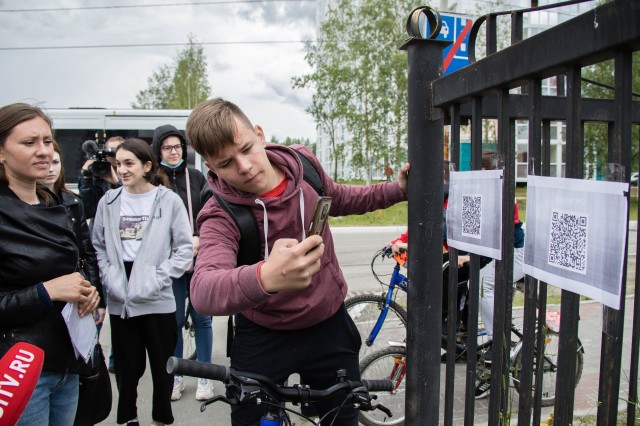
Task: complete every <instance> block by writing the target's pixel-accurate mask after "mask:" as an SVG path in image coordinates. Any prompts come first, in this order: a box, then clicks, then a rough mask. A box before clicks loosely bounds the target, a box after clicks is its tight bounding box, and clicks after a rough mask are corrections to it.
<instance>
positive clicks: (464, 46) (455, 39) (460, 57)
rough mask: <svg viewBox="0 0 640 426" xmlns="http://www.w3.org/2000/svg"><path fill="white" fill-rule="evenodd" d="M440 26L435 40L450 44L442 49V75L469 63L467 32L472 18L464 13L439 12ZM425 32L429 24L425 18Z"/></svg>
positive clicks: (427, 30)
mask: <svg viewBox="0 0 640 426" xmlns="http://www.w3.org/2000/svg"><path fill="white" fill-rule="evenodd" d="M440 16H441V17H442V28H441V29H440V34H438V37H436V39H437V40H445V41H450V42H451V43H452V44H451V45H450V46H449V47H447V48H446V49H444V55H443V56H444V59H443V67H442V69H443V72H444V75H447V74H449V73H452V72H454V71H457V70H459V69H460V68H462V67H465V66H467V65H469V50H468V49H469V33H471V27H472V26H473V20H472V19H470V18H468V17H466V16H464V15H455V14H449V13H441V14H440ZM424 21H425V25H426V30H425V34H429V24H428V22H427V20H426V19H425V20H424Z"/></svg>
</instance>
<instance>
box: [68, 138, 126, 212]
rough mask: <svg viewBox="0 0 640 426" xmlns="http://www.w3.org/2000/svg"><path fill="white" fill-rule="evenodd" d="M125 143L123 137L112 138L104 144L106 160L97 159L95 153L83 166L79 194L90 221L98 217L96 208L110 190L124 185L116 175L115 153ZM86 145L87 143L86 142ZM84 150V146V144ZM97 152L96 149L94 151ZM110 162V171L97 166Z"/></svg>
mask: <svg viewBox="0 0 640 426" xmlns="http://www.w3.org/2000/svg"><path fill="white" fill-rule="evenodd" d="M122 142H124V138H123V137H122V136H112V137H110V138H109V139H107V141H106V142H105V143H104V150H103V151H104V153H105V154H106V155H104V157H106V158H105V159H104V160H102V159H97V158H95V157H96V156H95V153H94V154H93V155H92V156H91V157H92V158H89V159H88V160H87V161H86V162H85V163H84V164H83V166H82V171H81V174H82V176H80V179H79V181H78V192H79V194H80V197H81V198H82V203H83V205H84V214H85V217H86V218H87V220H88V219H92V218H93V217H94V216H95V215H96V208H97V207H98V202H99V201H100V199H101V198H102V196H103V195H104V194H105V193H106V192H107V191H108V190H110V189H114V188H118V187H119V186H121V185H122V183H121V182H120V181H119V180H118V175H117V174H116V170H115V167H116V159H115V155H114V154H115V151H116V148H117V147H118V145H120V144H121V143H122ZM85 143H86V142H85ZM83 149H84V144H83ZM94 151H95V149H94ZM105 160H106V161H108V162H109V165H110V167H109V168H108V169H106V168H105V169H104V170H103V168H104V167H105V166H102V167H98V169H99V170H96V164H99V163H101V162H104V161H105Z"/></svg>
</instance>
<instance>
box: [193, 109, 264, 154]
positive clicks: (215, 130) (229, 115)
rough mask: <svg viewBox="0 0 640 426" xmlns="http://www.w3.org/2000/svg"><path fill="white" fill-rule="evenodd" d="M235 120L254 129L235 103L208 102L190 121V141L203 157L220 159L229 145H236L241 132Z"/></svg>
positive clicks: (194, 111) (197, 110)
mask: <svg viewBox="0 0 640 426" xmlns="http://www.w3.org/2000/svg"><path fill="white" fill-rule="evenodd" d="M234 118H237V119H238V120H240V121H241V122H242V123H244V124H245V125H246V126H247V128H249V129H253V125H252V124H251V121H250V120H249V118H247V116H246V115H245V114H244V112H242V110H241V109H240V107H238V106H237V105H236V104H234V103H233V102H229V101H227V100H224V99H222V98H215V99H209V100H207V101H204V102H202V103H200V104H199V105H198V106H196V107H195V108H194V109H193V111H192V112H191V115H189V118H188V119H187V127H186V135H187V141H189V143H190V144H191V146H192V147H193V149H194V150H195V151H196V152H197V153H198V154H200V155H202V156H203V157H217V156H218V155H219V154H220V152H221V151H222V150H223V149H224V147H225V146H229V145H232V144H233V141H234V139H235V137H236V133H237V131H238V128H237V126H236V122H235V120H234Z"/></svg>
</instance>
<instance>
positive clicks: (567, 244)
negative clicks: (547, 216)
mask: <svg viewBox="0 0 640 426" xmlns="http://www.w3.org/2000/svg"><path fill="white" fill-rule="evenodd" d="M587 235H588V234H587V216H586V215H585V214H579V213H570V212H562V211H558V210H553V211H552V212H551V231H550V235H549V264H550V265H554V266H557V267H559V268H563V269H568V270H571V271H575V272H579V273H581V274H586V273H587Z"/></svg>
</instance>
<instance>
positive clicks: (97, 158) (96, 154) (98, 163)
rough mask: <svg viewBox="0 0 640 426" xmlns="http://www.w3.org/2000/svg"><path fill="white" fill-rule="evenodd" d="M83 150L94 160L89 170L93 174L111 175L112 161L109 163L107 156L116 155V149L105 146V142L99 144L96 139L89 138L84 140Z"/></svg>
mask: <svg viewBox="0 0 640 426" xmlns="http://www.w3.org/2000/svg"><path fill="white" fill-rule="evenodd" d="M82 150H83V151H84V152H85V153H86V154H87V157H88V158H89V160H93V163H91V165H90V166H89V171H90V172H91V174H92V175H93V176H95V177H105V176H111V163H109V160H107V157H115V155H116V150H115V149H113V148H105V147H104V144H98V143H96V141H93V140H88V141H84V142H83V144H82Z"/></svg>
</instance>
